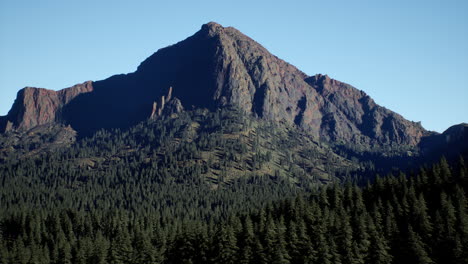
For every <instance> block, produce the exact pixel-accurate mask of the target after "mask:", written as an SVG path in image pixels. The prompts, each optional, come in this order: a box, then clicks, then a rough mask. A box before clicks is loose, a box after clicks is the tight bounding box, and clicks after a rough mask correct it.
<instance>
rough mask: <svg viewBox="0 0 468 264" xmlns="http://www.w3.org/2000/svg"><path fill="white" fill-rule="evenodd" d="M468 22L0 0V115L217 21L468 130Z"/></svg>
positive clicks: (292, 58) (267, 6) (321, 6)
mask: <svg viewBox="0 0 468 264" xmlns="http://www.w3.org/2000/svg"><path fill="white" fill-rule="evenodd" d="M278 2H279V1H278ZM467 14H468V1H466V0H459V1H456V0H444V1H436V0H427V1H419V0H411V1H407V0H406V1H400V0H396V1H381V0H373V1H349V0H348V1H310V0H309V1H282V3H276V2H275V1H271V0H270V1H219V0H218V1H203V0H201V1H119V0H117V1H116V0H114V1H88V0H84V1H53V0H42V1H34V0H30V1H24V0H15V1H13V0H5V1H0V115H5V114H6V113H7V112H8V110H9V109H10V107H11V105H12V104H13V101H14V99H15V97H16V93H17V92H18V90H20V89H21V88H23V87H25V86H34V87H43V88H48V89H53V90H58V89H61V88H65V87H69V86H72V85H74V84H76V83H81V82H84V81H87V80H94V81H96V80H101V79H105V78H107V77H109V76H111V75H114V74H119V73H128V72H133V71H135V70H136V68H137V66H138V65H139V63H140V62H142V61H143V60H144V59H146V58H147V57H149V56H150V55H151V54H152V53H154V52H156V51H157V50H158V49H160V48H163V47H165V46H168V45H171V44H174V43H176V42H178V41H181V40H183V39H185V38H187V37H189V36H191V35H192V34H194V33H195V32H196V31H198V30H199V29H200V27H201V25H202V24H204V23H207V22H209V21H215V22H218V23H220V24H221V25H223V26H233V27H235V28H237V29H239V30H240V31H241V32H243V33H244V34H246V35H248V36H250V37H251V38H253V39H254V40H256V41H257V42H259V43H260V44H262V45H263V46H264V47H265V48H267V49H268V50H269V51H270V52H272V53H273V54H275V55H276V56H278V57H279V58H281V59H283V60H285V61H287V62H289V63H291V64H293V65H295V66H296V67H298V68H299V69H300V70H302V71H304V72H305V73H306V74H308V75H314V74H317V73H322V74H328V75H329V76H330V77H331V78H334V79H337V80H339V81H343V82H346V83H349V84H351V85H353V86H354V87H356V88H358V89H360V90H363V91H365V92H366V93H367V94H369V95H370V96H371V97H372V98H373V99H374V100H375V101H376V102H377V103H378V104H380V105H382V106H385V107H386V108H388V109H391V110H393V111H395V112H397V113H399V114H401V115H402V116H404V117H405V118H407V119H409V120H412V121H421V122H422V125H423V126H424V127H425V128H426V129H429V130H435V131H438V132H443V131H444V130H445V129H447V128H448V127H449V126H451V125H454V124H458V123H461V122H468V15H467Z"/></svg>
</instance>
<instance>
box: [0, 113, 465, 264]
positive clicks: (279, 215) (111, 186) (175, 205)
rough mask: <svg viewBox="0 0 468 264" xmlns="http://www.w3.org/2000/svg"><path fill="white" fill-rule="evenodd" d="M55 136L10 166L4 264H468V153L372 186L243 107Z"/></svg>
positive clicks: (1, 246)
mask: <svg viewBox="0 0 468 264" xmlns="http://www.w3.org/2000/svg"><path fill="white" fill-rule="evenodd" d="M47 136H48V134H43V135H41V134H40V133H36V134H35V135H34V138H33V139H32V140H29V141H28V140H20V141H19V142H20V143H19V144H17V145H14V147H12V148H14V149H15V152H12V153H9V154H8V155H4V156H2V157H1V158H2V160H1V161H2V162H1V163H0V191H1V192H0V204H1V206H0V263H2V264H3V263H5V264H6V263H15V264H16V263H25V264H28V263H54V264H55V263H57V264H58V263H93V264H94V263H343V264H344V263H444V264H445V263H468V202H467V201H468V200H467V194H468V168H467V166H466V164H465V161H464V160H463V158H461V157H460V158H459V159H458V161H456V162H451V161H450V162H448V161H447V160H445V159H443V158H442V159H441V161H440V162H439V163H437V164H434V165H432V166H423V167H421V168H420V169H414V170H413V172H407V173H404V172H400V171H397V170H393V171H391V172H390V173H388V175H387V174H385V175H387V176H385V177H380V176H378V175H375V176H374V177H369V173H368V172H365V171H364V170H360V169H361V168H367V169H369V168H373V167H375V165H374V164H372V163H370V162H369V161H364V162H361V163H359V162H354V163H353V162H350V161H349V160H353V157H352V156H349V157H347V158H348V159H343V158H340V157H339V156H337V155H334V154H331V152H330V151H329V149H330V148H329V147H328V146H322V145H321V143H318V142H316V141H314V139H311V138H306V137H303V136H302V135H300V131H296V130H293V129H289V130H285V129H284V128H282V127H281V126H275V125H274V124H271V123H261V122H260V121H253V119H252V118H249V117H246V116H243V115H241V114H238V113H237V112H235V111H234V112H232V111H221V112H216V113H200V112H198V113H196V112H193V113H184V114H180V115H179V116H178V117H177V118H169V119H165V120H159V121H157V122H148V123H142V124H140V125H138V126H135V127H133V128H131V129H129V130H125V131H123V130H113V131H106V130H101V131H99V132H97V133H96V134H95V135H93V136H92V137H89V138H83V139H79V140H78V141H76V143H74V144H73V145H71V146H70V147H67V148H56V149H52V148H51V149H49V150H41V151H39V152H38V153H40V154H35V155H33V154H34V153H35V151H36V150H37V149H38V148H40V146H42V145H43V144H44V142H47V141H48V138H47ZM9 138H11V137H9ZM9 138H7V137H4V138H0V143H2V144H3V146H6V145H8V144H9V143H8V142H7V140H8V139H9ZM37 138H40V139H41V141H40V143H41V144H42V145H41V144H39V143H37V142H34V140H36V139H37ZM272 142H273V143H274V144H272ZM343 156H344V155H343ZM317 168H319V169H317ZM373 169H375V168H373ZM373 171H376V170H373ZM360 173H362V174H360ZM364 173H366V177H363V174H364Z"/></svg>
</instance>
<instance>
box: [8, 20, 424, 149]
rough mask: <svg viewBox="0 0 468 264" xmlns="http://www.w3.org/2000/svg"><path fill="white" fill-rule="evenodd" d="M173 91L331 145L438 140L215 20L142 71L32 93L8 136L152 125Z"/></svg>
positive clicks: (190, 101) (16, 108) (187, 100)
mask: <svg viewBox="0 0 468 264" xmlns="http://www.w3.org/2000/svg"><path fill="white" fill-rule="evenodd" d="M170 87H172V88H171V89H172V97H173V98H177V99H178V100H180V103H181V105H182V106H183V108H185V109H193V108H200V107H202V108H207V109H210V110H214V109H217V108H220V107H225V106H230V105H231V106H232V105H234V106H237V107H239V108H240V109H242V110H243V111H245V112H246V113H250V114H252V115H254V116H256V117H259V118H262V119H267V120H271V121H275V122H282V123H285V124H287V125H291V126H293V125H294V126H298V127H300V128H302V129H304V130H305V131H307V133H308V134H310V135H312V136H314V137H317V138H321V139H325V140H327V141H334V142H339V141H342V142H348V143H353V144H363V145H365V146H371V145H373V144H374V145H375V144H377V145H391V144H402V145H409V146H415V145H417V144H418V143H419V142H420V140H421V138H422V137H424V136H428V135H430V134H431V132H428V131H426V130H425V129H424V128H423V127H422V126H421V125H420V124H419V123H414V122H410V121H408V120H405V119H404V118H403V117H401V116H400V115H398V114H396V113H394V112H392V111H390V110H387V109H385V108H383V107H381V106H379V105H377V104H376V103H375V102H374V101H373V100H372V99H371V98H370V97H369V96H368V95H366V94H365V93H364V92H362V91H360V90H357V89H356V88H354V87H352V86H350V85H348V84H345V83H342V82H339V81H336V80H333V79H331V78H329V77H328V76H326V75H320V74H319V75H315V76H308V75H306V74H305V73H303V72H301V71H300V70H298V69H297V68H296V67H294V66H292V65H291V64H288V63H286V62H285V61H283V60H281V59H279V58H277V57H276V56H274V55H272V54H271V53H269V52H268V51H267V50H266V49H265V48H264V47H262V46H261V45H260V44H258V43H257V42H255V41H254V40H252V39H250V38H249V37H247V36H245V35H244V34H242V33H241V32H239V31H238V30H236V29H234V28H232V27H226V28H225V27H222V26H221V25H219V24H216V23H213V22H211V23H208V24H206V25H203V26H202V28H201V30H200V31H198V32H197V33H195V34H194V35H193V36H191V37H189V38H187V39H186V40H184V41H181V42H179V43H177V44H175V45H172V46H169V47H167V48H163V49H160V50H159V51H157V52H156V53H154V54H153V55H152V56H150V57H149V58H148V59H146V60H145V61H144V62H142V63H141V65H140V66H139V67H138V69H137V71H135V72H134V73H130V74H126V75H115V76H112V77H110V78H108V79H106V80H102V81H96V82H86V83H84V84H79V85H75V86H73V87H70V88H67V89H64V90H61V91H58V92H54V91H50V90H44V89H37V88H30V87H28V88H24V89H23V90H21V91H20V92H19V93H18V96H17V99H16V101H15V103H14V105H13V107H12V109H11V110H10V112H9V113H8V115H7V116H4V117H1V119H0V120H1V121H0V124H1V130H0V131H2V132H5V131H10V130H28V129H31V128H33V127H35V126H37V125H42V124H46V123H59V124H65V125H70V126H71V127H72V128H73V129H75V130H76V131H77V132H78V135H91V134H92V133H93V132H95V131H97V130H99V129H101V128H115V127H120V128H124V127H129V126H131V125H135V124H137V123H138V122H140V121H143V120H145V119H148V118H149V117H150V116H151V113H152V109H153V106H154V103H155V102H156V103H157V102H159V103H160V104H159V106H160V107H162V104H161V102H162V101H161V98H162V97H163V96H167V93H168V91H169V89H170ZM163 101H169V100H168V98H166V99H165V100H163Z"/></svg>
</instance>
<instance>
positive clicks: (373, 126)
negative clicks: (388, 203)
mask: <svg viewBox="0 0 468 264" xmlns="http://www.w3.org/2000/svg"><path fill="white" fill-rule="evenodd" d="M306 81H307V83H309V84H310V85H311V86H312V87H313V88H314V89H315V90H317V91H318V93H319V94H320V96H322V98H323V99H324V101H325V105H324V107H323V108H321V111H322V113H323V116H324V118H323V119H322V124H321V136H322V137H324V138H327V139H328V140H343V141H345V142H352V143H356V144H363V143H364V144H366V143H367V144H368V143H381V144H392V143H396V144H406V145H413V146H414V145H416V144H418V143H419V142H420V140H421V138H422V137H423V136H429V135H432V134H433V133H432V132H428V131H426V130H425V129H424V128H423V127H422V126H421V124H420V123H416V122H411V121H408V120H406V119H404V118H403V117H402V116H401V115H399V114H397V113H395V112H392V111H390V110H388V109H386V108H385V107H381V106H379V105H378V104H376V103H375V102H374V100H372V98H370V97H369V96H368V95H367V94H366V93H364V92H363V91H360V90H358V89H356V88H354V87H352V86H351V85H349V84H346V83H343V82H339V81H337V80H333V79H331V78H329V77H328V76H327V75H321V74H318V75H315V76H312V77H310V78H307V79H306Z"/></svg>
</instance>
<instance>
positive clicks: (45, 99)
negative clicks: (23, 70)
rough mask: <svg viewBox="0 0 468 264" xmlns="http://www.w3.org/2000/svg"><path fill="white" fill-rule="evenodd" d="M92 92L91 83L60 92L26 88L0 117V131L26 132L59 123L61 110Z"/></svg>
mask: <svg viewBox="0 0 468 264" xmlns="http://www.w3.org/2000/svg"><path fill="white" fill-rule="evenodd" d="M92 90H93V84H92V82H91V81H87V82H85V83H82V84H77V85H74V86H72V87H69V88H66V89H63V90H60V91H53V90H47V89H43V88H34V87H26V88H24V89H22V90H20V91H19V92H18V95H17V97H16V100H15V102H14V104H13V107H12V108H11V110H10V111H9V112H8V115H7V116H5V117H2V122H3V124H1V125H2V127H0V131H3V132H5V131H10V130H28V129H30V128H33V127H36V126H39V125H44V124H48V123H53V122H60V120H61V118H62V116H61V109H62V108H63V107H64V106H65V105H66V104H68V103H69V102H70V101H71V100H72V99H73V98H75V97H76V96H77V95H79V94H82V93H88V92H91V91H92ZM0 123H1V122H0Z"/></svg>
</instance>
